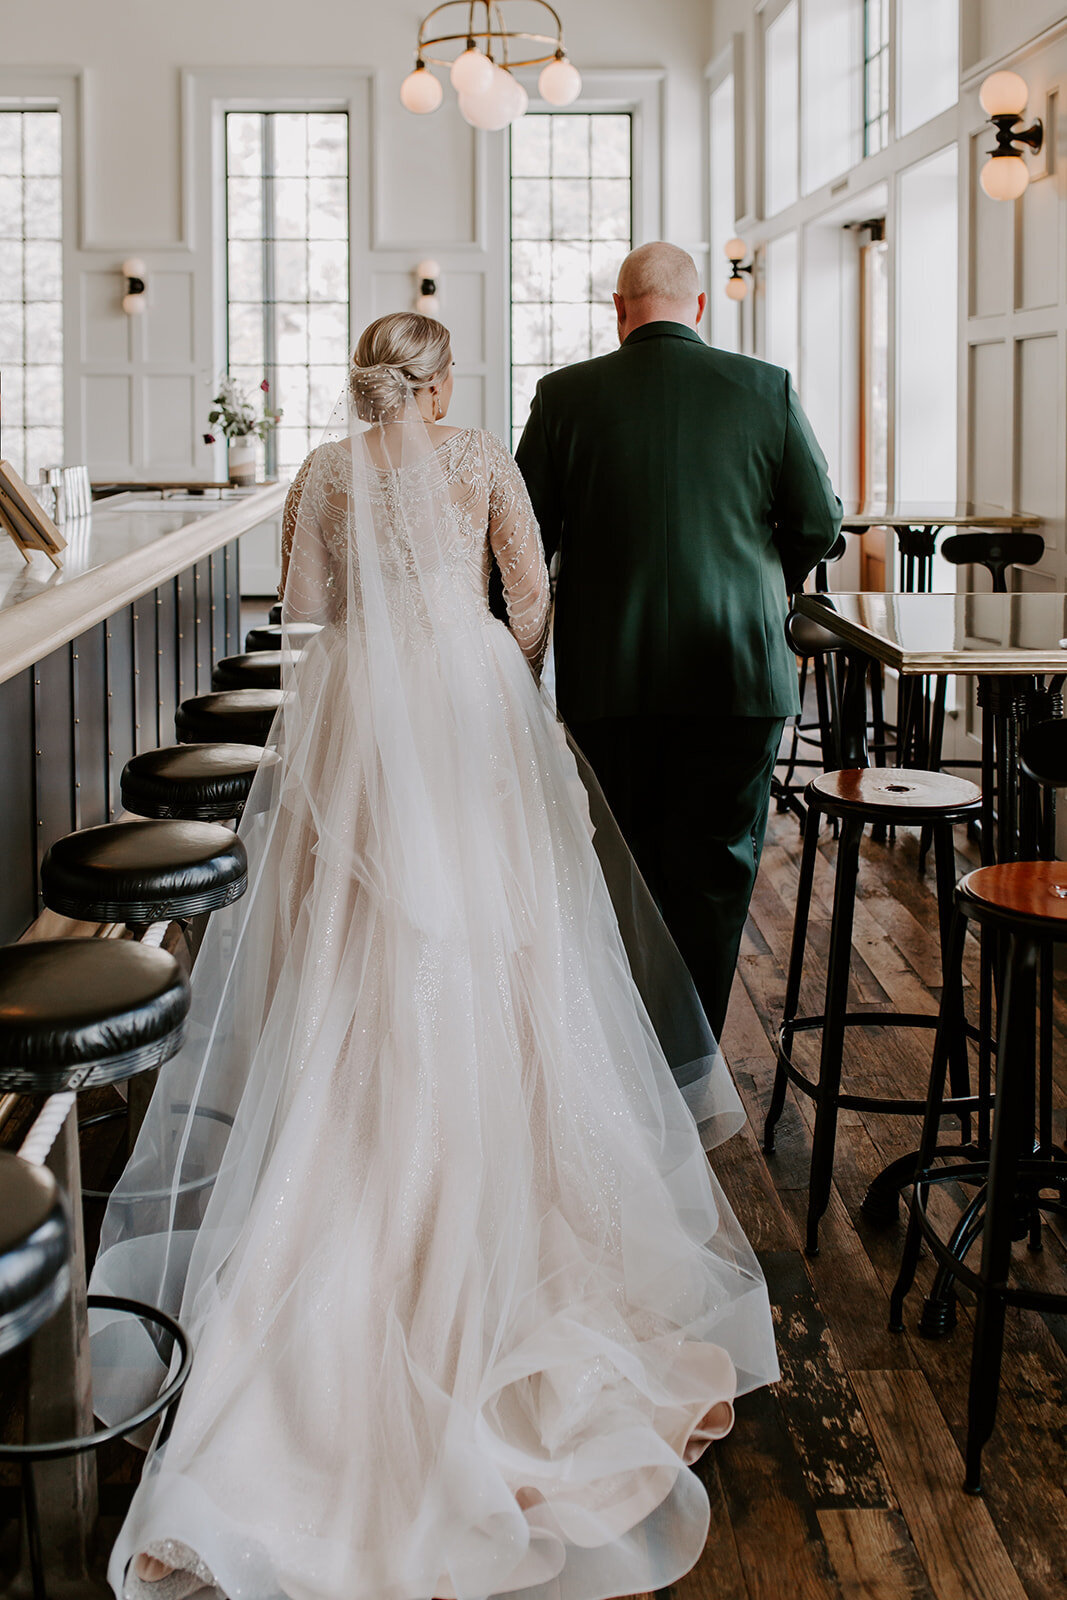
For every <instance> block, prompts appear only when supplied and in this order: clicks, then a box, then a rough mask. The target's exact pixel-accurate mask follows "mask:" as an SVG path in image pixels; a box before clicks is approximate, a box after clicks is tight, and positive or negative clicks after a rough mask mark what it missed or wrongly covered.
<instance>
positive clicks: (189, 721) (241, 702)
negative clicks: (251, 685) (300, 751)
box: [174, 689, 282, 747]
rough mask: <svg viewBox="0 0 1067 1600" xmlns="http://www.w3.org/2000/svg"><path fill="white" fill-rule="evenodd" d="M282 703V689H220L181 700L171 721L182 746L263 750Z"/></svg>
mask: <svg viewBox="0 0 1067 1600" xmlns="http://www.w3.org/2000/svg"><path fill="white" fill-rule="evenodd" d="M281 703H282V691H281V689H222V690H219V691H216V692H213V693H211V694H201V695H196V696H195V697H194V698H193V699H191V700H183V701H182V703H181V705H180V706H179V707H178V710H177V712H176V714H175V717H174V729H175V732H176V733H177V735H178V739H179V742H180V743H181V744H203V743H210V742H212V741H214V740H219V741H221V742H222V743H227V744H229V743H233V744H258V745H259V746H260V747H262V746H264V745H265V744H266V743H267V741H268V739H269V738H270V730H271V727H272V726H273V723H274V718H275V717H276V716H277V714H278V709H279V707H280V706H281Z"/></svg>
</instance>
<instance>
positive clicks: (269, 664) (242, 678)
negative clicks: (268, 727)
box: [211, 650, 302, 690]
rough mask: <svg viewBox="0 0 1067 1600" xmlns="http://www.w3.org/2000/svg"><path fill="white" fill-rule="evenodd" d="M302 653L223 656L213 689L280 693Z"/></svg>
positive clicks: (252, 653)
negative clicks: (271, 690)
mask: <svg viewBox="0 0 1067 1600" xmlns="http://www.w3.org/2000/svg"><path fill="white" fill-rule="evenodd" d="M301 654H302V652H301V651H300V650H252V651H248V652H246V653H245V654H244V655H240V656H223V657H222V659H221V661H217V662H216V663H215V670H214V671H213V672H212V674H211V687H212V689H214V690H219V689H280V688H281V686H282V677H283V676H284V675H285V674H286V673H288V672H291V671H292V669H293V668H294V667H295V666H296V663H297V662H298V661H299V660H300V657H301Z"/></svg>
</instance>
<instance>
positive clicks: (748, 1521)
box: [0, 815, 1067, 1600]
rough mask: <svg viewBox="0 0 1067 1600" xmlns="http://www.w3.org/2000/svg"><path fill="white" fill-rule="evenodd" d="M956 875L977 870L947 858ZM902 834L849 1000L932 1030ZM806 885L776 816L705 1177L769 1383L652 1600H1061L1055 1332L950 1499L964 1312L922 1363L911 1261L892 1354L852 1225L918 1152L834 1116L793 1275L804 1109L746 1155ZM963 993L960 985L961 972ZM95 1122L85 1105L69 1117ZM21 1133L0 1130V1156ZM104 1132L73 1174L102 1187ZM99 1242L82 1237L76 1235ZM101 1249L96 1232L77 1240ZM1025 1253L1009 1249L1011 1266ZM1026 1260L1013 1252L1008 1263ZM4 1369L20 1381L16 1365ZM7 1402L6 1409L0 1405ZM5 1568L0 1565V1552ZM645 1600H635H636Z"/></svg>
mask: <svg viewBox="0 0 1067 1600" xmlns="http://www.w3.org/2000/svg"><path fill="white" fill-rule="evenodd" d="M957 838H958V844H959V846H960V849H961V852H962V853H961V856H960V861H959V865H960V869H961V871H962V870H965V869H966V867H967V866H968V865H971V864H973V860H972V859H971V857H969V856H968V855H967V854H966V845H965V841H964V839H963V836H962V834H958V835H957ZM916 842H917V836H916V835H915V834H914V833H909V832H906V831H905V832H901V833H900V834H898V837H897V840H896V842H895V843H894V844H890V845H885V846H876V845H872V844H871V843H870V841H869V840H868V841H865V843H864V847H863V859H862V864H861V878H860V904H859V907H858V912H857V918H856V936H855V937H856V956H855V962H854V973H855V987H854V991H853V999H854V1002H855V1004H856V1006H857V1007H858V1008H860V1009H862V1008H863V1007H870V1008H871V1009H877V1008H878V1007H880V1006H885V1005H887V1004H891V1005H896V1006H899V1007H902V1008H906V1009H908V1010H913V1011H917V1012H929V1013H930V1014H933V1013H934V1012H935V1011H936V1007H937V1001H938V987H937V986H938V984H939V982H940V963H939V955H938V945H937V932H936V928H937V924H936V916H935V908H934V900H933V896H932V892H931V887H930V882H931V880H928V881H927V882H921V881H920V880H919V878H918V876H917V874H916ZM835 850H836V846H835V844H834V842H833V840H832V838H831V836H830V834H829V832H828V831H827V832H825V833H824V835H823V841H822V845H821V849H820V856H819V870H818V873H817V876H816V898H815V904H814V906H813V912H812V941H811V950H812V956H811V961H810V965H809V972H808V983H807V988H806V993H807V996H808V1000H809V1001H810V1009H812V1010H816V1009H817V1008H818V996H819V984H820V983H821V982H822V981H823V980H824V978H825V957H826V949H827V942H828V928H829V915H830V896H831V893H832V882H833V860H834V853H835ZM799 862H800V839H799V835H798V830H797V824H796V821H795V819H793V818H792V817H790V816H778V815H773V816H772V819H771V826H770V830H769V833H768V840H767V846H766V850H765V853H764V858H763V864H762V868H761V872H760V878H759V883H758V886H757V891H756V894H755V896H754V899H753V905H752V914H751V917H750V919H749V923H748V926H747V929H746V934H745V939H744V943H743V947H742V952H741V958H740V962H739V967H738V974H737V979H736V981H735V984H734V990H733V996H732V1001H731V1008H730V1015H729V1019H728V1022H727V1027H726V1030H725V1037H724V1040H723V1044H724V1048H725V1050H726V1053H727V1056H728V1058H729V1060H730V1063H731V1066H732V1068H733V1071H734V1074H735V1077H736V1080H737V1083H738V1086H739V1088H740V1090H741V1093H742V1096H743V1097H744V1100H745V1103H746V1106H747V1108H748V1111H749V1119H750V1121H749V1126H748V1127H747V1128H746V1129H745V1130H743V1131H742V1132H741V1133H740V1134H738V1135H737V1136H735V1138H733V1139H732V1140H730V1141H729V1142H728V1143H727V1144H726V1145H725V1146H723V1147H721V1148H720V1149H719V1150H717V1151H716V1152H715V1153H714V1166H715V1170H716V1172H717V1173H718V1176H719V1178H720V1180H721V1182H722V1184H723V1186H724V1188H725V1189H726V1192H727V1194H728V1196H729V1198H730V1200H731V1203H732V1204H733V1206H734V1208H735V1210H736V1211H737V1213H738V1215H739V1217H740V1219H741V1222H742V1224H743V1226H744V1227H745V1230H746V1232H747V1234H748V1236H749V1238H750V1239H751V1241H752V1243H753V1245H754V1247H755V1248H756V1250H757V1251H758V1253H759V1255H760V1258H761V1261H762V1263H763V1267H764V1270H765V1272H766V1274H767V1279H768V1283H769V1286H770V1293H771V1299H772V1302H773V1304H774V1308H775V1318H776V1326H777V1332H778V1338H779V1344H780V1357H781V1366H782V1381H781V1382H780V1383H779V1384H778V1385H776V1386H775V1388H774V1389H773V1390H763V1391H761V1392H759V1393H757V1394H755V1395H750V1396H746V1397H744V1398H743V1399H742V1400H741V1401H740V1402H739V1404H738V1407H737V1422H736V1425H735V1427H734V1430H733V1432H732V1433H731V1434H730V1435H729V1437H728V1438H727V1439H725V1440H724V1441H722V1442H721V1443H720V1444H718V1445H716V1446H713V1447H712V1449H711V1450H710V1451H709V1452H707V1453H706V1455H705V1456H704V1458H703V1460H702V1461H701V1463H700V1464H699V1466H698V1469H697V1470H698V1471H699V1473H700V1475H701V1477H702V1479H703V1481H704V1483H705V1485H706V1487H707V1490H708V1495H709V1498H710V1501H711V1527H710V1532H709V1536H708V1543H707V1547H706V1550H705V1554H704V1556H703V1558H702V1559H701V1561H700V1562H699V1563H698V1565H697V1567H696V1568H695V1569H694V1570H693V1572H691V1573H690V1574H689V1575H688V1576H687V1577H685V1578H683V1579H682V1580H680V1581H679V1583H678V1584H677V1585H676V1586H675V1587H674V1588H673V1589H671V1590H670V1591H666V1593H665V1594H664V1595H663V1596H661V1597H659V1600H1063V1597H1064V1596H1065V1595H1067V1495H1065V1485H1064V1437H1063V1423H1064V1415H1065V1411H1064V1399H1065V1394H1067V1327H1065V1325H1064V1324H1065V1322H1067V1319H1062V1318H1061V1319H1055V1318H1047V1319H1045V1318H1042V1317H1039V1316H1037V1315H1036V1314H1034V1313H1031V1312H1013V1313H1009V1317H1008V1329H1007V1340H1006V1349H1005V1361H1004V1382H1003V1389H1002V1395H1001V1403H1000V1412H999V1417H998V1424H997V1429H996V1432H995V1434H994V1437H993V1439H992V1441H991V1442H990V1444H989V1445H988V1446H987V1449H986V1455H985V1463H986V1466H985V1478H986V1492H985V1494H984V1496H983V1497H981V1498H978V1499H973V1498H971V1497H969V1496H967V1495H965V1494H964V1493H963V1491H962V1487H961V1484H962V1478H963V1461H962V1456H961V1453H960V1452H961V1448H962V1444H963V1440H964V1436H965V1427H966V1390H967V1375H968V1366H969V1356H970V1335H971V1326H972V1323H971V1308H970V1305H969V1303H968V1299H967V1297H966V1296H963V1297H962V1298H961V1306H960V1319H959V1325H958V1327H957V1328H956V1330H955V1332H954V1333H953V1334H952V1335H951V1336H950V1337H949V1338H948V1339H945V1340H942V1341H939V1342H933V1343H931V1342H929V1341H926V1340H924V1339H922V1338H920V1337H919V1335H918V1333H917V1331H916V1323H917V1319H918V1315H919V1311H920V1309H921V1306H922V1299H923V1295H924V1293H925V1291H926V1288H927V1286H928V1283H929V1279H930V1277H931V1267H930V1263H929V1261H928V1260H924V1261H923V1262H922V1263H921V1265H920V1273H919V1278H918V1281H917V1283H916V1286H915V1288H914V1289H913V1291H912V1294H911V1296H910V1297H909V1300H908V1305H907V1331H906V1332H905V1333H904V1334H900V1335H895V1334H891V1333H889V1331H888V1329H887V1320H888V1303H889V1291H890V1289H891V1287H892V1284H893V1280H894V1278H895V1275H896V1265H897V1258H898V1252H899V1249H900V1244H901V1240H902V1237H903V1224H902V1223H898V1224H896V1225H894V1226H892V1227H890V1228H887V1229H883V1230H881V1231H879V1230H876V1229H874V1228H872V1227H871V1226H869V1225H868V1224H867V1223H866V1222H865V1221H863V1220H862V1218H861V1217H860V1215H859V1206H860V1202H861V1200H862V1198H863V1194H864V1191H865V1189H866V1186H867V1184H868V1183H869V1181H870V1180H871V1178H872V1177H873V1176H874V1175H875V1174H876V1173H877V1172H878V1171H879V1169H880V1168H881V1167H882V1166H883V1165H884V1164H885V1162H886V1161H888V1160H890V1159H892V1158H893V1157H895V1156H897V1155H900V1154H902V1153H903V1152H904V1151H906V1150H908V1149H910V1148H913V1147H914V1144H915V1141H916V1134H917V1122H916V1121H914V1120H912V1119H900V1118H892V1117H887V1116H881V1117H877V1116H865V1115H860V1114H859V1113H856V1112H848V1113H844V1114H843V1115H842V1125H841V1128H840V1132H839V1142H838V1155H837V1163H836V1168H835V1185H834V1192H833V1196H832V1200H831V1204H830V1208H829V1210H828V1212H827V1215H826V1217H825V1219H824V1221H823V1225H822V1234H821V1238H822V1248H821V1253H820V1255H819V1256H818V1257H817V1258H816V1259H814V1260H809V1259H808V1258H806V1257H805V1255H804V1254H803V1251H802V1248H801V1240H802V1235H803V1224H804V1213H805V1207H806V1198H807V1194H806V1190H807V1168H808V1158H809V1154H810V1148H811V1106H810V1104H809V1103H808V1102H807V1101H806V1100H799V1099H798V1098H796V1097H794V1096H793V1094H792V1093H790V1095H789V1097H788V1099H787V1102H786V1109H785V1112H784V1114H783V1118H782V1121H781V1123H780V1125H779V1136H778V1150H777V1153H776V1154H775V1156H773V1157H772V1158H770V1159H767V1158H765V1157H764V1155H763V1153H762V1150H761V1147H760V1142H759V1135H760V1132H761V1130H762V1123H763V1115H764V1112H765V1109H766V1105H767V1102H768V1099H769V1095H770V1088H771V1081H772V1078H773V1071H774V1053H773V1046H772V1042H771V1041H772V1038H773V1035H774V1032H775V1029H776V1027H777V1023H778V1018H779V1015H780V1012H781V1005H782V999H783V995H784V989H785V962H786V960H787V956H788V948H789V937H790V931H791V926H792V909H793V902H794V900H795V887H796V880H797V872H798V868H799ZM966 970H967V972H968V975H969V977H970V979H971V981H972V982H974V981H975V980H976V977H977V963H976V959H975V951H974V949H973V948H971V947H970V946H969V947H968V954H967V966H966ZM1056 1035H1057V1037H1056V1054H1057V1062H1058V1064H1059V1071H1060V1081H1059V1088H1058V1095H1057V1098H1058V1104H1059V1106H1060V1107H1061V1111H1060V1114H1059V1122H1058V1137H1059V1138H1060V1139H1062V1138H1063V1112H1062V1107H1063V1106H1064V1104H1065V1103H1067V1076H1065V1074H1067V985H1063V984H1061V985H1060V986H1059V990H1058V994H1057V1009H1056ZM931 1044H932V1035H930V1034H921V1033H918V1032H915V1033H909V1034H902V1033H891V1032H890V1031H888V1030H883V1029H879V1030H877V1031H873V1032H871V1033H869V1034H867V1035H866V1037H863V1038H860V1039H858V1040H856V1041H855V1042H853V1041H851V1040H850V1044H849V1052H850V1053H849V1057H848V1074H847V1076H848V1081H849V1084H850V1086H852V1087H854V1088H857V1089H861V1090H864V1089H865V1090H873V1089H874V1088H875V1087H876V1086H877V1087H879V1088H881V1089H883V1091H884V1092H893V1093H905V1094H918V1095H921V1094H922V1093H923V1092H924V1089H925V1081H926V1074H927V1070H928V1064H929V1055H930V1048H931ZM92 1109H95V1107H91V1106H90V1105H88V1104H86V1106H85V1108H84V1111H85V1114H89V1112H90V1111H91V1110H92ZM19 1120H20V1119H19V1118H18V1117H16V1118H13V1119H12V1123H11V1125H10V1127H8V1128H5V1129H4V1130H3V1135H2V1139H3V1142H4V1143H5V1144H8V1145H9V1146H10V1144H12V1143H16V1144H17V1141H18V1137H19ZM119 1137H121V1130H119V1132H118V1133H116V1132H115V1131H114V1125H112V1131H111V1132H110V1133H109V1132H108V1131H107V1129H106V1128H105V1129H104V1130H102V1131H101V1133H100V1134H99V1136H98V1138H97V1140H96V1142H95V1143H94V1146H93V1148H92V1149H91V1150H87V1152H86V1168H87V1173H86V1176H87V1181H92V1178H91V1176H90V1168H92V1167H98V1166H100V1165H114V1161H115V1159H116V1154H117V1152H115V1153H113V1152H112V1151H111V1148H110V1142H114V1141H116V1140H117V1139H118V1138H119ZM93 1221H94V1219H93V1218H92V1216H90V1218H89V1222H90V1226H92V1224H93ZM95 1221H96V1225H97V1226H98V1221H99V1219H98V1218H97V1219H95ZM1020 1248H1021V1247H1020ZM1026 1256H1027V1252H1025V1250H1024V1249H1023V1250H1022V1256H1021V1259H1022V1258H1023V1257H1026ZM1024 1265H1025V1267H1026V1270H1027V1272H1028V1273H1029V1274H1030V1275H1031V1276H1032V1277H1033V1278H1034V1280H1035V1281H1046V1282H1049V1283H1051V1282H1053V1281H1058V1282H1059V1283H1060V1285H1061V1286H1062V1284H1063V1283H1064V1282H1067V1243H1065V1234H1064V1231H1063V1230H1060V1229H1051V1228H1050V1229H1048V1230H1046V1238H1045V1248H1044V1251H1043V1252H1042V1254H1041V1255H1040V1256H1036V1257H1035V1256H1029V1257H1028V1259H1026V1260H1025V1261H1024ZM10 1359H14V1358H10ZM13 1376H14V1374H13V1372H12V1368H11V1367H10V1365H9V1364H5V1367H4V1368H3V1369H0V1402H2V1403H3V1409H4V1410H6V1411H7V1412H8V1416H7V1418H6V1419H3V1420H6V1422H7V1426H8V1427H10V1426H11V1422H12V1407H13V1404H14V1401H13V1394H14V1387H13V1384H12V1378H13ZM15 1387H17V1386H15ZM139 1462H140V1457H139V1456H138V1455H136V1453H135V1452H133V1451H131V1450H129V1449H128V1448H127V1447H125V1446H122V1445H117V1446H112V1447H109V1450H108V1451H107V1452H106V1453H105V1454H104V1456H103V1458H102V1460H101V1481H102V1489H101V1499H102V1504H103V1507H104V1510H105V1511H106V1512H107V1513H109V1514H110V1518H111V1522H110V1526H111V1527H113V1526H114V1519H115V1518H117V1517H118V1516H119V1515H120V1514H121V1512H122V1510H123V1507H124V1505H125V1504H126V1502H127V1501H128V1497H129V1494H130V1486H131V1484H132V1482H133V1481H134V1478H135V1475H136V1472H137V1470H138V1466H139ZM0 1481H2V1482H3V1483H4V1484H6V1485H8V1486H9V1487H8V1488H7V1489H6V1491H3V1492H2V1493H0V1510H3V1511H6V1512H7V1513H8V1534H7V1539H6V1541H3V1540H0V1566H2V1565H8V1566H9V1563H10V1559H11V1556H10V1552H11V1546H12V1537H11V1536H12V1531H13V1524H12V1521H11V1515H10V1514H11V1513H12V1512H13V1510H14V1492H13V1489H12V1488H11V1487H10V1486H11V1485H12V1483H13V1480H12V1477H11V1475H10V1473H7V1472H5V1473H4V1474H3V1476H2V1479H0ZM4 1544H6V1547H7V1561H6V1562H5V1561H4V1550H3V1548H2V1546H3V1545H4ZM642 1600H647V1597H642Z"/></svg>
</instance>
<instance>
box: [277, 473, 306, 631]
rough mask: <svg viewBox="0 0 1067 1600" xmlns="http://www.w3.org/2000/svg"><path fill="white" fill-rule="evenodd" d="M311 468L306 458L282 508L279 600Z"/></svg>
mask: <svg viewBox="0 0 1067 1600" xmlns="http://www.w3.org/2000/svg"><path fill="white" fill-rule="evenodd" d="M310 467H311V457H310V456H305V457H304V459H303V461H302V462H301V463H300V466H299V467H298V469H297V474H296V477H295V478H294V479H293V481H292V483H291V484H290V485H289V493H288V494H287V495H286V497H285V505H284V507H283V508H282V579H281V582H280V583H279V585H278V599H279V600H282V599H284V597H285V581H286V579H287V578H288V576H289V563H290V561H291V560H292V557H293V535H294V534H295V533H296V515H297V511H298V510H299V507H300V497H301V495H302V494H303V493H304V485H305V484H306V483H307V478H308V471H309V469H310Z"/></svg>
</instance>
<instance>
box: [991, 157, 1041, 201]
mask: <svg viewBox="0 0 1067 1600" xmlns="http://www.w3.org/2000/svg"><path fill="white" fill-rule="evenodd" d="M979 181H980V182H981V185H982V188H983V189H984V190H985V192H986V194H987V195H988V196H989V198H990V199H991V200H1018V198H1019V196H1020V195H1021V194H1023V193H1024V191H1025V189H1026V186H1027V184H1028V183H1029V182H1030V172H1029V169H1028V167H1027V165H1026V162H1025V161H1024V160H1023V158H1022V156H990V158H989V160H988V161H987V162H986V164H985V166H984V167H983V168H982V171H981V174H980V177H979Z"/></svg>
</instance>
